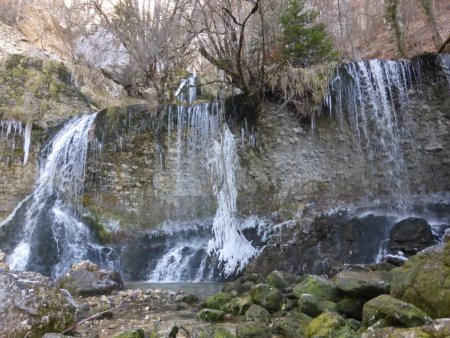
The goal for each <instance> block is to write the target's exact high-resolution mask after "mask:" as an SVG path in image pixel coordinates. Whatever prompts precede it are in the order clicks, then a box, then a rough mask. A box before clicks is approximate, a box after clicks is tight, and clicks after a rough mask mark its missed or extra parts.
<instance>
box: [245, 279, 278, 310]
mask: <svg viewBox="0 0 450 338" xmlns="http://www.w3.org/2000/svg"><path fill="white" fill-rule="evenodd" d="M250 298H251V300H252V302H253V303H254V304H257V305H260V306H262V307H263V308H265V309H266V310H267V311H269V312H270V313H274V312H277V311H279V310H281V308H282V306H283V304H284V303H285V301H286V299H285V297H284V295H283V294H282V293H281V291H280V290H278V289H277V288H275V287H273V286H271V285H268V284H263V283H261V284H257V285H255V286H253V287H252V288H251V289H250Z"/></svg>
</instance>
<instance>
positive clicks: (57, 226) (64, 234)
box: [8, 113, 96, 275]
mask: <svg viewBox="0 0 450 338" xmlns="http://www.w3.org/2000/svg"><path fill="white" fill-rule="evenodd" d="M95 117H96V113H94V114H90V115H82V116H77V117H74V118H72V119H71V120H70V121H69V122H67V123H66V124H65V125H64V126H63V128H62V129H61V130H60V131H59V132H58V133H57V134H56V135H55V136H54V137H53V139H52V140H51V141H50V142H49V143H48V144H47V145H46V146H45V148H44V149H43V153H44V156H45V157H44V159H43V161H42V163H41V167H40V175H39V179H38V182H37V186H36V188H35V190H34V192H33V194H32V196H31V201H30V202H28V204H27V206H26V211H25V212H24V216H23V219H21V223H23V229H22V233H21V236H20V241H19V243H18V244H17V245H16V247H15V248H14V250H13V251H12V253H11V254H10V255H9V256H8V264H9V265H10V266H11V268H13V269H17V270H24V269H26V268H27V265H28V264H29V261H30V259H35V258H36V257H35V256H36V255H37V254H36V253H35V252H34V249H35V248H36V247H39V246H40V245H43V244H44V245H45V243H38V242H37V241H43V240H45V239H44V238H42V236H41V234H42V233H46V234H51V236H52V237H53V238H48V241H49V243H50V242H53V243H55V245H56V256H57V260H55V263H56V265H55V266H54V267H53V272H52V273H53V274H55V275H59V274H61V273H62V272H63V271H64V269H65V268H67V267H69V266H70V264H71V263H73V262H76V261H78V260H80V259H82V258H83V257H84V256H85V255H86V253H87V250H88V249H87V243H89V239H90V234H89V230H88V228H87V227H86V225H84V224H83V223H82V222H80V221H79V220H78V218H77V216H76V213H77V209H78V207H79V205H80V197H81V193H82V191H83V186H84V174H85V162H86V153H87V147H88V141H89V137H88V136H89V132H90V130H91V128H92V124H93V122H94V120H95ZM27 128H28V127H27ZM26 134H27V133H26ZM28 198H30V197H28ZM48 227H50V229H48ZM49 245H50V244H49Z"/></svg>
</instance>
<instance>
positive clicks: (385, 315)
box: [363, 295, 432, 327]
mask: <svg viewBox="0 0 450 338" xmlns="http://www.w3.org/2000/svg"><path fill="white" fill-rule="evenodd" d="M379 320H382V321H384V322H385V323H386V324H387V325H388V326H399V327H414V326H420V325H425V324H428V323H431V322H432V320H431V318H430V317H429V316H428V315H427V314H426V313H425V312H423V311H422V310H420V309H419V308H417V307H415V306H414V305H412V304H410V303H406V302H403V301H401V300H398V299H395V298H394V297H391V296H389V295H381V296H378V297H376V298H374V299H372V300H370V301H368V302H367V303H366V304H364V309H363V324H364V325H365V326H371V325H373V324H375V323H376V322H378V321H379Z"/></svg>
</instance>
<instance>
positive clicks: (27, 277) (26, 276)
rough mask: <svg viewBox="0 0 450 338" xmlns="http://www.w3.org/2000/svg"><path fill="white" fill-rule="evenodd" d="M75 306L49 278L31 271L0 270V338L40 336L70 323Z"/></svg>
mask: <svg viewBox="0 0 450 338" xmlns="http://www.w3.org/2000/svg"><path fill="white" fill-rule="evenodd" d="M74 315H75V308H74V307H73V305H72V304H71V303H70V302H69V301H68V300H67V299H66V297H65V296H64V295H63V293H61V291H60V290H59V289H57V288H54V287H52V285H51V283H50V280H49V279H48V278H47V277H44V276H42V275H40V274H38V273H34V272H15V273H14V274H13V273H7V272H0V337H17V338H20V337H42V336H43V335H44V334H45V333H47V332H61V331H63V330H65V329H67V328H68V327H69V326H70V325H71V324H72V323H73V322H74V319H75V317H74Z"/></svg>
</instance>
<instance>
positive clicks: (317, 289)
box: [293, 275, 337, 301]
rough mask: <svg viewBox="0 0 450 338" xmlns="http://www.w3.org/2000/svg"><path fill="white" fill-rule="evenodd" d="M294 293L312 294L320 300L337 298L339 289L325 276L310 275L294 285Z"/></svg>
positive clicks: (298, 295)
mask: <svg viewBox="0 0 450 338" xmlns="http://www.w3.org/2000/svg"><path fill="white" fill-rule="evenodd" d="M293 291H294V294H295V295H296V296H297V297H300V295H301V294H305V293H307V294H310V295H313V296H314V297H316V298H317V299H319V300H331V301H333V300H335V299H336V295H337V291H336V285H334V283H333V282H332V281H330V280H328V279H326V278H324V277H320V276H314V275H309V276H308V277H306V278H305V279H304V280H303V281H301V282H300V283H299V284H297V285H296V286H295V287H294V290H293Z"/></svg>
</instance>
